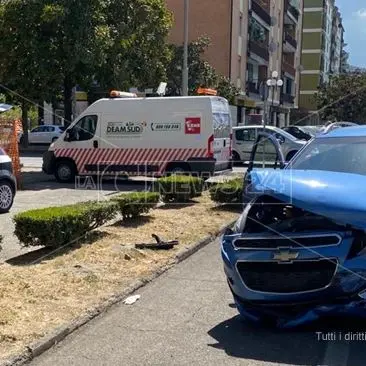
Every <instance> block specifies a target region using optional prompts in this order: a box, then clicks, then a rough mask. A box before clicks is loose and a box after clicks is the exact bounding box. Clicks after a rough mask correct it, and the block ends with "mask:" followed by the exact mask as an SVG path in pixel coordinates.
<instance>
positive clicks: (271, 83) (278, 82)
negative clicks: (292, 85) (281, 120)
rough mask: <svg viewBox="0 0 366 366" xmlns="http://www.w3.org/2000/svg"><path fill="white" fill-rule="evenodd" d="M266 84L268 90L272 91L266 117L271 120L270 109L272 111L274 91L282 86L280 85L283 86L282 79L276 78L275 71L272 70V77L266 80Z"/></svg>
mask: <svg viewBox="0 0 366 366" xmlns="http://www.w3.org/2000/svg"><path fill="white" fill-rule="evenodd" d="M267 86H268V90H271V92H272V103H271V108H270V110H269V113H268V117H269V118H268V119H269V120H272V111H273V107H274V95H275V91H276V90H277V89H278V88H282V86H283V80H282V79H279V78H278V72H277V71H273V72H272V78H271V79H268V80H267Z"/></svg>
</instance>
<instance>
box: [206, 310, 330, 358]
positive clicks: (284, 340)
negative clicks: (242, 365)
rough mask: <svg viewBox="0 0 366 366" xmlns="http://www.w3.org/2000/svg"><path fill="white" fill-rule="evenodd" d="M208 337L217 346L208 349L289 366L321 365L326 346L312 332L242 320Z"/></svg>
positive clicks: (218, 328) (230, 322) (236, 319)
mask: <svg viewBox="0 0 366 366" xmlns="http://www.w3.org/2000/svg"><path fill="white" fill-rule="evenodd" d="M208 334H209V335H210V336H211V337H212V338H214V339H215V340H216V341H217V343H214V344H210V345H209V346H211V347H214V348H216V349H221V350H224V351H225V353H226V354H227V355H229V356H232V357H236V358H243V359H251V360H257V361H262V362H273V363H281V364H289V365H319V364H321V360H322V357H323V353H324V346H325V342H319V341H318V340H317V336H316V333H315V331H313V332H310V331H309V332H299V331H297V332H293V331H292V332H285V331H279V330H273V329H269V328H262V327H254V325H253V326H251V325H249V324H247V323H245V322H244V321H243V320H242V319H241V318H240V317H239V316H235V317H233V318H231V319H228V320H225V321H224V322H222V323H220V324H218V325H217V326H215V327H214V328H212V329H211V330H210V331H209V332H208Z"/></svg>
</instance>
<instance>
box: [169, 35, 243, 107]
mask: <svg viewBox="0 0 366 366" xmlns="http://www.w3.org/2000/svg"><path fill="white" fill-rule="evenodd" d="M209 46H210V39H209V38H207V37H200V38H198V39H197V40H196V41H194V42H192V43H190V44H189V45H188V67H189V79H188V89H189V94H190V95H196V93H197V89H198V88H199V87H204V88H215V89H217V91H218V94H219V95H220V96H222V97H224V98H226V99H228V100H229V102H231V103H234V99H235V96H237V95H238V94H239V92H240V90H239V89H238V88H236V87H235V86H234V85H233V84H232V83H231V82H230V80H229V79H228V78H227V77H224V76H219V75H217V73H216V70H215V69H214V68H213V67H212V66H211V65H210V64H209V63H208V62H207V61H205V60H204V59H203V55H204V53H205V51H206V50H207V48H208V47H209ZM171 52H172V54H173V57H172V60H171V62H170V64H169V65H168V68H167V74H168V95H182V65H183V47H182V46H176V45H171Z"/></svg>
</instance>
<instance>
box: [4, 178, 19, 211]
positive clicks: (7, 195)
mask: <svg viewBox="0 0 366 366" xmlns="http://www.w3.org/2000/svg"><path fill="white" fill-rule="evenodd" d="M14 195H15V192H14V188H13V187H12V185H11V184H10V182H7V181H6V180H5V181H4V180H3V181H0V213H6V212H8V211H9V210H10V208H11V206H13V202H14Z"/></svg>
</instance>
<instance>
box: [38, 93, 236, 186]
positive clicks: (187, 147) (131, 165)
mask: <svg viewBox="0 0 366 366" xmlns="http://www.w3.org/2000/svg"><path fill="white" fill-rule="evenodd" d="M112 93H113V94H111V95H113V96H115V95H117V97H111V98H106V99H101V100H98V101H97V102H95V103H94V104H92V105H91V106H90V107H89V108H87V109H86V110H85V111H84V112H83V114H82V115H80V116H79V117H78V119H77V120H76V121H74V122H73V123H72V124H71V125H70V127H69V128H68V129H67V130H66V131H65V132H64V133H63V134H62V135H61V137H60V138H59V139H58V140H57V141H56V142H54V143H53V144H52V145H51V146H50V148H49V150H48V152H46V153H45V155H44V157H43V171H44V172H45V173H47V174H54V175H55V177H56V179H57V180H58V181H60V182H71V181H73V180H74V178H75V176H76V175H104V176H105V175H107V176H108V175H116V174H118V175H153V176H161V175H164V174H165V173H172V172H185V173H194V174H199V175H201V176H210V175H212V174H213V173H214V172H215V171H221V170H226V169H231V139H232V135H231V128H232V126H231V124H232V123H231V115H230V110H229V104H228V102H227V100H226V99H223V98H220V97H211V96H197V97H161V98H121V97H118V95H119V93H116V92H112Z"/></svg>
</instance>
